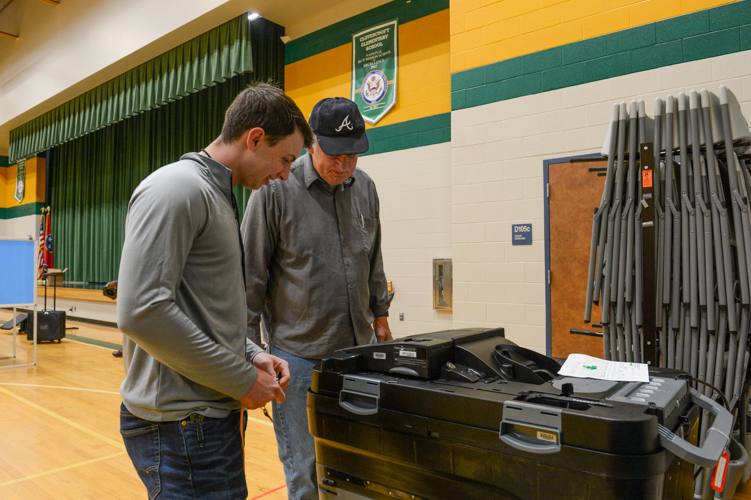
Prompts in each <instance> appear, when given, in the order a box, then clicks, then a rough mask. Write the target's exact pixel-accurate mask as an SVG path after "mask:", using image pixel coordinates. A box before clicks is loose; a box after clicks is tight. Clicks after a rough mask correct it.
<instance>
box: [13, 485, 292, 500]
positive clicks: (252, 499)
mask: <svg viewBox="0 0 751 500" xmlns="http://www.w3.org/2000/svg"><path fill="white" fill-rule="evenodd" d="M0 486H2V485H0ZM286 487H287V485H286V484H283V485H281V486H279V487H278V488H274V489H273V490H269V491H267V492H266V493H261V494H260V495H258V496H257V497H253V498H251V499H249V500H256V499H257V498H263V497H265V496H266V495H271V494H272V493H274V492H275V491H279V490H281V489H283V488H286Z"/></svg>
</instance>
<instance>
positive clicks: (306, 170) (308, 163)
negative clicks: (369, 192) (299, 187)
mask: <svg viewBox="0 0 751 500" xmlns="http://www.w3.org/2000/svg"><path fill="white" fill-rule="evenodd" d="M301 158H302V161H303V176H304V178H305V187H306V188H307V189H310V186H311V185H312V184H313V183H314V182H315V181H321V184H322V185H323V186H324V187H327V186H329V184H327V183H326V181H324V180H323V179H321V176H320V174H319V173H318V171H317V170H316V169H315V167H314V166H313V157H312V156H311V155H310V153H307V152H306V153H305V154H304V155H303V156H302V157H301ZM356 180H357V169H356V168H355V171H354V172H352V175H350V176H349V179H347V180H346V181H344V182H343V183H342V186H343V187H349V186H351V185H352V183H353V182H355V181H356ZM337 187H338V186H337Z"/></svg>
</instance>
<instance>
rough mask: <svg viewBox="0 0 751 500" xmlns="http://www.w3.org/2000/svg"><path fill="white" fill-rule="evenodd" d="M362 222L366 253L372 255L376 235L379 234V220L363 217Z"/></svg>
mask: <svg viewBox="0 0 751 500" xmlns="http://www.w3.org/2000/svg"><path fill="white" fill-rule="evenodd" d="M361 221H362V225H361V230H362V231H361V234H362V245H363V248H364V249H365V253H367V254H368V255H370V254H371V252H372V250H373V245H374V244H375V238H376V233H377V232H378V219H373V218H370V217H363V218H362V219H361Z"/></svg>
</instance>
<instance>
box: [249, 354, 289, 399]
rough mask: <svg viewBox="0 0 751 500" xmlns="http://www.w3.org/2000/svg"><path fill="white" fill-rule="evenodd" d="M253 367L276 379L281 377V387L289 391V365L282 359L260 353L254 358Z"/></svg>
mask: <svg viewBox="0 0 751 500" xmlns="http://www.w3.org/2000/svg"><path fill="white" fill-rule="evenodd" d="M253 365H254V366H255V367H256V368H258V369H259V370H263V371H265V372H266V373H268V374H269V375H271V376H272V377H274V378H276V377H277V376H278V375H281V377H280V378H279V385H280V386H281V388H282V390H283V391H286V390H287V387H289V381H290V373H289V364H288V363H287V362H286V361H284V360H283V359H282V358H279V357H276V356H274V355H273V354H268V353H265V352H260V353H258V354H256V356H255V357H254V358H253Z"/></svg>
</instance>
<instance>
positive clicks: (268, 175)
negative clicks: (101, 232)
mask: <svg viewBox="0 0 751 500" xmlns="http://www.w3.org/2000/svg"><path fill="white" fill-rule="evenodd" d="M311 142H312V133H311V131H310V128H309V127H308V125H307V123H306V122H305V118H304V116H303V114H302V112H301V111H300V109H299V108H298V107H297V105H296V104H295V103H294V102H293V101H292V100H291V99H290V98H289V97H288V96H286V95H285V94H284V92H283V91H281V90H280V89H277V88H275V87H273V86H271V85H268V84H256V85H253V86H251V87H249V88H247V89H246V90H244V91H243V92H241V93H240V94H239V95H238V96H237V98H236V99H235V101H234V102H233V103H232V105H231V106H230V107H229V109H228V110H227V113H226V115H225V122H224V127H223V129H222V133H221V136H220V137H219V138H217V139H216V140H215V141H214V142H212V143H211V144H210V145H209V146H207V147H206V148H205V149H203V150H201V152H200V153H188V154H186V155H184V156H183V157H182V158H181V159H180V161H178V162H176V163H173V164H170V165H166V166H164V167H162V168H160V169H158V170H157V171H155V172H154V173H152V174H151V175H149V176H148V177H147V178H146V179H145V180H143V181H142V182H141V184H140V185H139V186H138V187H137V188H136V190H135V191H134V193H133V196H132V197H131V200H130V204H129V206H128V215H127V220H126V229H125V243H124V246H123V253H122V260H121V264H120V273H119V276H118V311H117V314H118V326H119V327H120V329H121V330H122V331H123V333H124V334H125V338H124V342H123V358H124V362H125V370H126V376H125V380H124V381H123V383H122V385H121V387H120V393H121V394H122V397H123V405H122V407H121V414H120V417H121V420H120V423H121V425H120V428H121V433H122V435H123V440H124V442H125V446H126V449H127V451H128V454H129V455H130V458H131V460H132V461H133V465H134V467H135V468H136V470H137V471H138V474H139V476H140V478H141V480H142V481H143V483H144V485H145V486H146V488H147V490H148V494H149V498H155V497H157V498H164V499H173V498H174V499H178V498H179V499H189V498H195V499H198V498H212V499H227V500H229V499H244V498H246V497H247V487H246V481H245V472H244V460H243V449H242V443H243V439H242V438H243V436H242V433H243V430H242V429H243V424H242V417H241V411H240V410H241V408H242V407H247V408H258V407H260V406H263V405H264V404H266V403H267V402H268V401H271V400H273V401H276V402H278V403H281V402H283V401H284V400H285V393H284V390H286V388H287V386H288V384H289V381H290V373H289V367H288V365H287V363H286V362H285V361H284V360H282V359H280V358H278V357H276V356H272V355H270V354H266V353H264V352H262V351H261V349H259V348H258V346H256V345H254V344H252V343H250V342H249V341H248V342H247V346H246V335H245V333H246V328H247V311H246V308H245V285H244V273H243V270H242V268H243V265H244V262H243V248H242V242H241V240H240V234H239V225H238V224H239V221H238V219H237V206H236V202H235V199H234V196H233V195H232V186H235V185H237V184H242V185H243V186H245V187H246V188H249V189H258V188H259V187H261V186H262V185H265V184H268V182H269V181H272V180H275V179H276V180H279V181H283V180H286V179H287V177H288V176H289V169H290V165H291V164H292V162H293V161H294V160H295V158H297V156H298V155H299V153H300V151H301V149H302V148H303V146H306V147H307V146H309V145H310V143H311ZM246 354H247V360H248V361H251V363H252V364H251V363H249V362H248V361H246ZM277 374H280V377H278V375H277Z"/></svg>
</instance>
